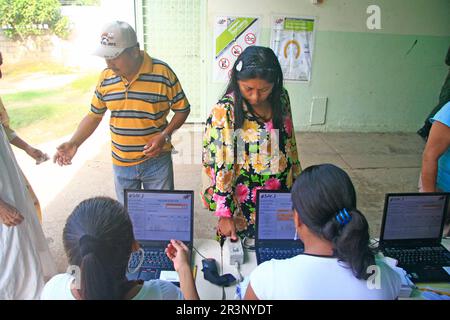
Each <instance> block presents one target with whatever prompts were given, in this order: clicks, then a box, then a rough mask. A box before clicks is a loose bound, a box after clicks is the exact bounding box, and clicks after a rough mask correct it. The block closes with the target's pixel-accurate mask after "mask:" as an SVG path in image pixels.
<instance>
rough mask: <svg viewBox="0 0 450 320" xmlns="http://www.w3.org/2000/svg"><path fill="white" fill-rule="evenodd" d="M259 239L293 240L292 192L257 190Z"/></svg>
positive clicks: (257, 228)
mask: <svg viewBox="0 0 450 320" xmlns="http://www.w3.org/2000/svg"><path fill="white" fill-rule="evenodd" d="M257 210H258V213H257V218H256V224H257V225H256V230H257V233H258V234H257V239H258V240H293V239H294V237H295V226H294V220H293V219H294V216H293V213H292V200H291V193H290V192H280V191H278V192H277V191H270V190H258V191H257Z"/></svg>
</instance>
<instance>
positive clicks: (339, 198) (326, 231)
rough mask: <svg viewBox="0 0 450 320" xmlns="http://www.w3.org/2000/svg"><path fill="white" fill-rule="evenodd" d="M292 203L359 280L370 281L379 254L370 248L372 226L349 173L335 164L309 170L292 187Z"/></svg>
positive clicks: (308, 224)
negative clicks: (359, 204) (360, 205)
mask: <svg viewBox="0 0 450 320" xmlns="http://www.w3.org/2000/svg"><path fill="white" fill-rule="evenodd" d="M292 203H293V206H294V208H295V209H296V211H297V213H298V214H299V216H300V218H301V220H302V222H303V223H304V224H305V225H306V226H307V227H308V228H309V229H310V230H311V231H312V232H313V233H315V234H316V235H318V236H320V237H321V238H324V239H326V240H328V241H330V242H331V243H332V245H333V252H334V255H335V256H336V257H337V258H338V259H339V261H342V262H345V263H346V264H348V266H349V267H350V268H351V269H352V272H353V274H354V275H355V277H356V278H358V279H368V277H369V276H370V274H369V273H367V272H368V269H367V268H368V267H369V266H370V265H374V264H375V256H374V253H375V252H374V251H373V250H372V249H371V248H370V247H369V240H370V236H369V225H368V223H367V220H366V218H365V217H364V215H363V214H362V213H361V212H360V211H359V210H357V209H356V192H355V188H354V186H353V183H352V181H351V180H350V177H349V176H348V175H347V173H346V172H345V171H344V170H342V169H340V168H338V167H336V166H335V165H332V164H322V165H314V166H311V167H308V168H306V169H305V170H303V172H302V173H301V174H300V175H299V177H297V179H296V181H295V183H294V186H293V187H292ZM344 209H345V211H344ZM344 213H345V214H344Z"/></svg>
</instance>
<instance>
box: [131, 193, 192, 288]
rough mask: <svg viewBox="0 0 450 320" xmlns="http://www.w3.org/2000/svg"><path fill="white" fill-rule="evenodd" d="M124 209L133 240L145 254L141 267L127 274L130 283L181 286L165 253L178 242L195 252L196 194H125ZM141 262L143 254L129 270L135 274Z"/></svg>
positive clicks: (137, 257) (136, 254)
mask: <svg viewBox="0 0 450 320" xmlns="http://www.w3.org/2000/svg"><path fill="white" fill-rule="evenodd" d="M125 208H126V209H127V211H128V214H129V216H130V218H131V221H132V223H133V232H134V237H135V239H136V240H137V241H138V242H139V244H140V245H141V248H143V249H144V252H145V258H144V261H143V263H142V265H141V266H140V267H139V268H138V270H136V271H135V272H133V273H128V274H127V277H128V279H130V280H136V279H140V280H144V281H146V280H151V279H164V280H169V281H173V282H174V283H176V284H178V283H177V282H178V281H177V280H178V279H177V275H176V273H175V271H174V267H173V263H172V261H170V259H169V258H168V257H167V256H166V254H165V252H164V250H165V248H166V247H167V244H168V243H169V241H170V240H171V239H176V240H181V241H183V242H184V243H185V244H186V245H187V246H188V247H189V249H190V250H191V252H192V244H193V221H194V192H193V191H165V190H125ZM140 261H142V259H141V254H140V253H136V252H135V253H133V254H132V256H131V259H130V262H129V266H128V269H129V270H130V271H133V270H135V269H136V268H137V267H138V266H139V262H140Z"/></svg>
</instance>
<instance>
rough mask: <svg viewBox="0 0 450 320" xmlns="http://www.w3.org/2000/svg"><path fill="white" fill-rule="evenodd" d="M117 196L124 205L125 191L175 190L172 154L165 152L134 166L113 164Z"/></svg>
mask: <svg viewBox="0 0 450 320" xmlns="http://www.w3.org/2000/svg"><path fill="white" fill-rule="evenodd" d="M113 170H114V184H115V186H116V196H117V200H118V201H119V202H120V203H122V204H123V203H124V200H125V198H124V190H125V189H146V190H173V166H172V154H171V153H170V152H165V153H162V154H161V155H159V156H158V157H156V158H150V159H148V160H146V161H144V162H142V163H139V164H137V165H134V166H128V167H125V166H118V165H115V164H113Z"/></svg>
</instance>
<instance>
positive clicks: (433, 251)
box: [384, 247, 450, 266]
mask: <svg viewBox="0 0 450 320" xmlns="http://www.w3.org/2000/svg"><path fill="white" fill-rule="evenodd" d="M384 254H385V256H388V257H391V258H394V259H396V260H397V261H398V264H399V265H413V264H427V265H441V266H444V265H447V264H450V252H448V251H447V250H445V249H443V248H441V247H420V248H411V249H404V248H402V249H398V248H386V249H385V250H384Z"/></svg>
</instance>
